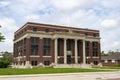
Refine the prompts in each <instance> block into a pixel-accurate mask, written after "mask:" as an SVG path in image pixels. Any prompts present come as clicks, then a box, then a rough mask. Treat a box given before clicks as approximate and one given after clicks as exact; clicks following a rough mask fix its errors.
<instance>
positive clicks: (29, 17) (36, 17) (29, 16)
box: [25, 14, 40, 20]
mask: <svg viewBox="0 0 120 80" xmlns="http://www.w3.org/2000/svg"><path fill="white" fill-rule="evenodd" d="M25 18H26V19H27V20H36V19H39V18H40V17H39V15H35V14H31V15H28V16H26V17H25Z"/></svg>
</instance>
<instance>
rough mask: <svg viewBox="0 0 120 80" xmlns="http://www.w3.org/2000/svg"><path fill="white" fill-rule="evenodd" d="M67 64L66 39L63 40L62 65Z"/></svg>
mask: <svg viewBox="0 0 120 80" xmlns="http://www.w3.org/2000/svg"><path fill="white" fill-rule="evenodd" d="M66 63H67V54H66V39H64V64H66Z"/></svg>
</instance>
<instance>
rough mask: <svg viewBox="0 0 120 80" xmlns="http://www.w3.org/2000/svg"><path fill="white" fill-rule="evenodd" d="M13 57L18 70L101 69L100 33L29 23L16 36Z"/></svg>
mask: <svg viewBox="0 0 120 80" xmlns="http://www.w3.org/2000/svg"><path fill="white" fill-rule="evenodd" d="M13 56H14V58H13V64H14V67H17V68H29V67H30V68H31V67H34V66H35V67H45V66H53V67H56V68H57V67H59V68H62V67H66V68H71V67H75V68H80V67H90V66H91V64H92V65H93V64H94V65H98V64H99V63H100V58H101V57H100V56H101V55H100V37H99V31H98V30H90V29H82V28H73V27H65V26H57V25H49V24H39V23H31V22H28V23H26V24H25V25H24V26H23V27H21V28H20V29H19V30H17V31H16V32H15V38H14V55H13Z"/></svg>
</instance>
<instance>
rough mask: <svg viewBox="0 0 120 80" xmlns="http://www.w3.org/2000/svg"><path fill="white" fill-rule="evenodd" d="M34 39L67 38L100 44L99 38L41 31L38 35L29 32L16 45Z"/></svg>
mask: <svg viewBox="0 0 120 80" xmlns="http://www.w3.org/2000/svg"><path fill="white" fill-rule="evenodd" d="M30 36H32V37H40V38H52V39H53V38H66V39H81V40H85V41H97V42H100V38H99V37H93V36H85V35H84V34H80V33H69V32H48V33H46V32H44V31H39V32H36V33H33V31H32V30H27V31H26V34H24V35H23V36H22V37H20V38H19V39H17V40H15V41H14V43H16V42H18V41H20V40H22V39H24V38H30Z"/></svg>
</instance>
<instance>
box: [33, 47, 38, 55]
mask: <svg viewBox="0 0 120 80" xmlns="http://www.w3.org/2000/svg"><path fill="white" fill-rule="evenodd" d="M31 55H38V45H32V46H31Z"/></svg>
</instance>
